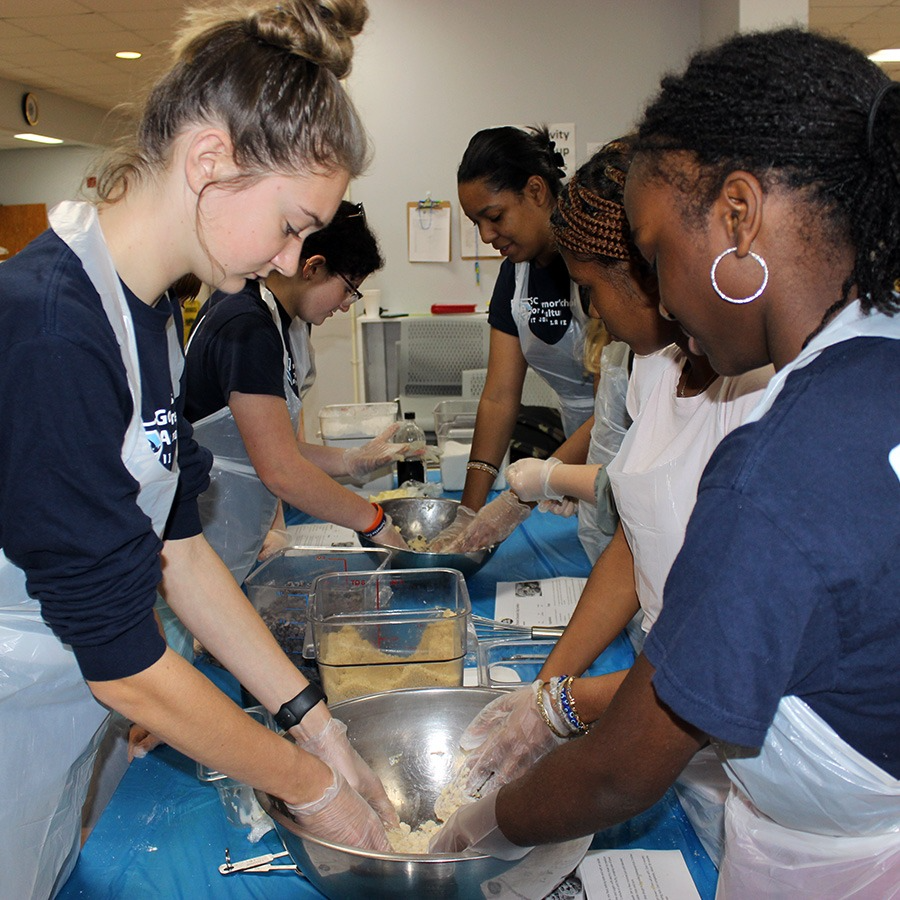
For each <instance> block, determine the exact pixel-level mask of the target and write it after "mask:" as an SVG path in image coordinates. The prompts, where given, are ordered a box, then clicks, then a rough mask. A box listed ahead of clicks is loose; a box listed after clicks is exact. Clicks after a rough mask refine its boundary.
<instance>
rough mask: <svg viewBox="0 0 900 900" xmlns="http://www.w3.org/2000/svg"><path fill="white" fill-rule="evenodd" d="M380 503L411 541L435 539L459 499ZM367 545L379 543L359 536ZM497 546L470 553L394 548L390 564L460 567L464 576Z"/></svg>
mask: <svg viewBox="0 0 900 900" xmlns="http://www.w3.org/2000/svg"><path fill="white" fill-rule="evenodd" d="M381 506H382V507H383V508H384V511H385V512H386V513H387V514H388V515H389V516H390V517H391V521H392V522H393V523H394V525H396V526H397V528H398V529H399V531H400V534H402V535H403V537H404V538H405V539H406V540H407V541H410V540H412V539H413V538H415V537H418V536H419V535H422V536H423V537H425V538H427V539H428V540H432V539H433V538H435V537H437V536H438V534H440V532H441V531H443V530H444V529H445V528H446V527H447V526H448V525H449V524H450V523H451V522H452V521H453V520H454V519H455V518H456V510H457V509H458V508H459V501H458V500H448V499H445V498H443V497H422V498H418V497H401V498H398V499H396V500H383V501H382V502H381ZM359 540H360V543H361V544H362V545H363V546H364V547H376V546H380V545H378V544H375V543H374V542H372V541H370V540H369V539H368V538H366V537H363V536H362V535H360V538H359ZM494 550H496V547H488V548H486V549H482V550H472V551H471V552H469V553H427V552H423V551H419V550H394V551H393V553H394V558H393V559H392V560H391V567H392V568H395V569H457V570H458V571H460V572H462V573H463V575H471V574H473V573H474V572H477V571H478V570H479V569H480V568H481V567H482V566H483V565H484V564H485V563H486V562H487V561H488V560H489V559H490V558H491V556H492V555H493V553H494Z"/></svg>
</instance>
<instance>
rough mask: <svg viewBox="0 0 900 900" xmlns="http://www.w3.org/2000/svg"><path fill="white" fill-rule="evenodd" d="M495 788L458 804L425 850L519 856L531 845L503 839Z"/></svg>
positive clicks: (516, 857)
mask: <svg viewBox="0 0 900 900" xmlns="http://www.w3.org/2000/svg"><path fill="white" fill-rule="evenodd" d="M496 805H497V792H496V791H494V792H493V793H491V794H488V795H487V796H486V797H483V798H482V799H481V800H476V801H475V802H474V803H469V804H467V805H466V806H461V807H460V808H459V809H458V810H457V811H456V812H455V813H453V815H452V816H450V818H449V819H448V820H447V824H446V825H444V827H443V828H442V829H441V830H440V831H439V832H438V833H437V834H436V835H435V836H434V837H433V838H432V839H431V842H430V843H429V845H428V852H429V853H459V852H461V851H463V850H471V851H473V852H475V853H486V854H487V855H488V856H493V857H496V858H497V859H521V858H522V857H523V856H525V854H526V853H528V852H530V851H531V849H532V848H531V847H520V846H518V845H517V844H513V843H512V842H511V841H509V840H507V838H506V837H505V835H504V834H503V832H502V831H501V830H500V826H499V825H498V824H497V811H496Z"/></svg>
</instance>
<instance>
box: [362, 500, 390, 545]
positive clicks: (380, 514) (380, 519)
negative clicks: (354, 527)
mask: <svg viewBox="0 0 900 900" xmlns="http://www.w3.org/2000/svg"><path fill="white" fill-rule="evenodd" d="M372 506H374V507H375V519H374V520H373V521H372V524H371V525H370V526H369V527H368V528H366V529H365V531H360V534H362V535H364V536H365V537H373V536H374V535H376V534H378V532H379V531H381V529H382V528H384V510H383V509H382V508H381V505H380V504H378V503H373V504H372Z"/></svg>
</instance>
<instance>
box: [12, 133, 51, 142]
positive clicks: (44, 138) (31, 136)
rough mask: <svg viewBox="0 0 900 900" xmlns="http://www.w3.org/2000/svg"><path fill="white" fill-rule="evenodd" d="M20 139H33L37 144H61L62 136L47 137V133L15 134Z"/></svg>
mask: <svg viewBox="0 0 900 900" xmlns="http://www.w3.org/2000/svg"><path fill="white" fill-rule="evenodd" d="M13 137H15V138H18V139H19V140H20V141H33V142H34V143H35V144H61V143H62V139H61V138H55V137H47V135H46V134H14V135H13Z"/></svg>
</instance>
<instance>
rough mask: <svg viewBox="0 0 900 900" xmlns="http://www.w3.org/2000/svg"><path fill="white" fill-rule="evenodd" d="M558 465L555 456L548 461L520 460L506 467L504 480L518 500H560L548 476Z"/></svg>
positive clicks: (560, 497)
mask: <svg viewBox="0 0 900 900" xmlns="http://www.w3.org/2000/svg"><path fill="white" fill-rule="evenodd" d="M558 465H560V460H558V459H557V458H556V457H555V456H551V457H550V458H549V459H520V460H517V461H516V462H514V463H513V464H512V465H511V466H507V467H506V473H505V474H506V480H507V481H508V482H509V486H510V488H512V490H513V491H515V493H516V496H517V497H518V498H519V499H520V500H526V501H528V502H534V501H535V500H562V499H563V495H562V494H560V493H559V492H558V491H555V490H554V489H553V486H552V485H551V484H550V476H551V474H552V473H553V470H554V469H555V468H556V467H557V466H558Z"/></svg>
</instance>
